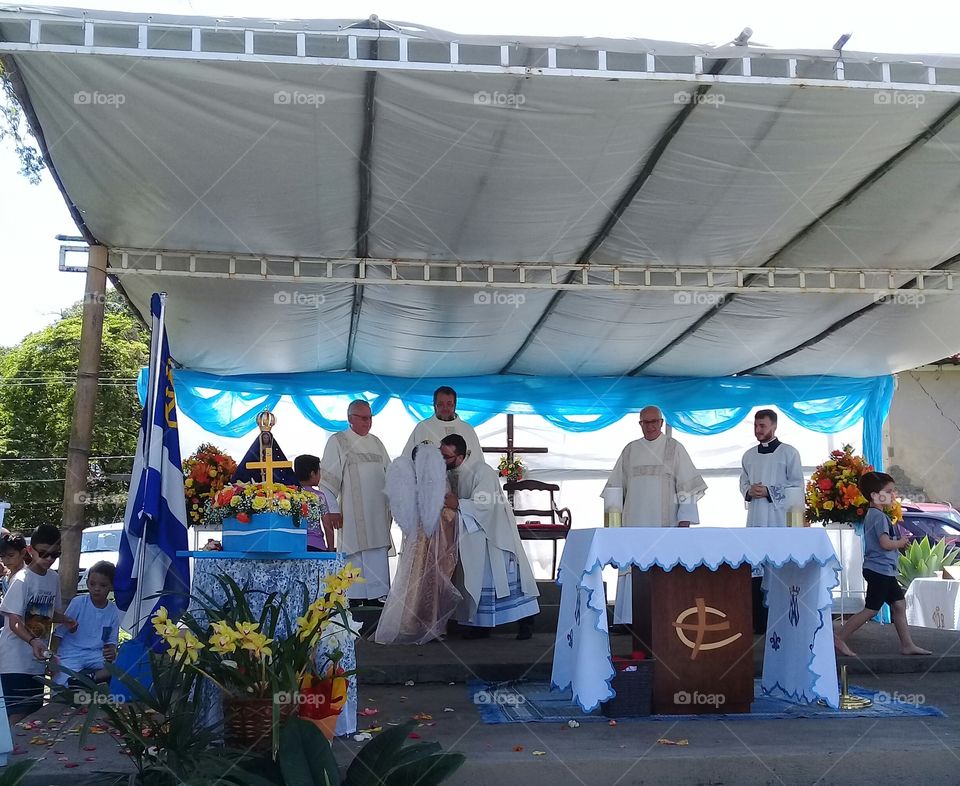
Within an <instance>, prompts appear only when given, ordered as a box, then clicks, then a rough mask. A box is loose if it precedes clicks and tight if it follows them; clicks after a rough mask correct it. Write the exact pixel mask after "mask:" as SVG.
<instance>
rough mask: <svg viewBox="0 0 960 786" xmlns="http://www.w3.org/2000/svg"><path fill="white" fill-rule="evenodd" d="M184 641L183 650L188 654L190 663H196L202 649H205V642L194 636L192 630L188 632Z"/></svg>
mask: <svg viewBox="0 0 960 786" xmlns="http://www.w3.org/2000/svg"><path fill="white" fill-rule="evenodd" d="M182 641H183V651H184V652H185V653H186V655H187V660H188V661H189V662H190V663H196V662H197V659H198V658H199V657H200V650H202V649H203V642H202V641H200V639H198V638H197V637H196V636H194V635H193V634H192V633H191V632H190V631H187V632H186V634H185V635H184V637H183V639H182Z"/></svg>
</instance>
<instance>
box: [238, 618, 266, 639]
mask: <svg viewBox="0 0 960 786" xmlns="http://www.w3.org/2000/svg"><path fill="white" fill-rule="evenodd" d="M259 629H260V625H259V623H256V622H239V623H237V628H236V630H237V633H239V634H240V635H241V636H243V637H244V638H248V637H249V636H250V635H251V634H253V633H256V632H257V631H258V630H259Z"/></svg>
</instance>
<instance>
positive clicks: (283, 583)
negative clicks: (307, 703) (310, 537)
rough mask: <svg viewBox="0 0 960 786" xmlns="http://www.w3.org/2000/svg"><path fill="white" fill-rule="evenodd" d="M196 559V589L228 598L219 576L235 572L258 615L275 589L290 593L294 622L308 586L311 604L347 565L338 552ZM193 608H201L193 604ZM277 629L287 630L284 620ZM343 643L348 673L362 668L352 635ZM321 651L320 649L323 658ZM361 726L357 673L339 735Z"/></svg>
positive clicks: (216, 709) (215, 718)
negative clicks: (255, 557)
mask: <svg viewBox="0 0 960 786" xmlns="http://www.w3.org/2000/svg"><path fill="white" fill-rule="evenodd" d="M189 554H190V556H191V557H192V558H193V559H194V568H193V593H194V594H206V595H209V596H210V597H212V598H215V599H223V598H224V595H223V589H222V587H221V586H220V584H219V583H218V582H217V580H216V576H217V575H218V574H221V573H223V574H226V575H228V576H230V578H232V579H233V580H234V581H236V582H237V584H239V585H240V587H241V588H243V589H244V590H248V591H250V592H251V594H249V595H248V596H247V598H248V602H249V604H250V607H251V610H252V612H253V613H254V614H255V615H259V614H260V612H261V610H262V607H263V599H264V598H265V597H267V595H269V594H270V593H274V592H276V593H279V594H281V595H282V594H284V593H288V597H287V606H288V608H287V619H288V620H290V621H291V622H292V621H293V620H296V619H297V617H299V616H301V615H303V614H304V612H305V611H306V608H305V606H304V605H303V590H304V589H306V591H307V602H308V603H309V602H311V601H313V600H314V599H316V597H317V596H318V594H319V592H320V590H321V588H322V587H323V580H324V578H325V577H327V576H330V575H333V574H334V573H336V572H337V571H339V570H341V569H342V568H343V566H344V564H345V563H344V556H343V554H339V553H333V552H306V553H303V554H296V555H276V556H273V557H266V556H265V557H263V558H257V559H251V558H250V557H249V555H245V554H241V553H232V552H216V551H199V552H189ZM190 611H191V612H194V613H198V612H199V609H198V608H197V607H196V606H195V605H191V608H190ZM280 626H281V627H280V629H278V633H282V634H286V633H287V632H288V631H286V630H283V629H282V628H283V621H282V620H281V622H280ZM346 638H347V640H345V641H343V642H342V652H343V659H342V660H341V661H340V665H341V666H342V667H343V669H344V670H346V671H354V670H355V669H356V667H357V656H356V652H355V650H354V642H353V639H352V638H349V637H346ZM321 653H322V650H321V651H320V652H318V653H317V654H318V658H320V657H321ZM219 699H220V697H219V694H218V695H217V696H216V697H215V698H214V699H213V700H212V701H211V702H210V703H209V705H208V706H207V707H205V715H206V719H207V721H208V722H210V723H214V724H215V723H218V722H219V721H221V720H222V707H221V705H220V700H219ZM356 730H357V677H356V675H352V676H351V677H350V678H349V681H348V688H347V700H346V703H345V704H344V707H343V710H342V711H341V713H340V715H339V716H338V717H337V726H336V734H337V736H342V735H346V734H353V733H354V732H356Z"/></svg>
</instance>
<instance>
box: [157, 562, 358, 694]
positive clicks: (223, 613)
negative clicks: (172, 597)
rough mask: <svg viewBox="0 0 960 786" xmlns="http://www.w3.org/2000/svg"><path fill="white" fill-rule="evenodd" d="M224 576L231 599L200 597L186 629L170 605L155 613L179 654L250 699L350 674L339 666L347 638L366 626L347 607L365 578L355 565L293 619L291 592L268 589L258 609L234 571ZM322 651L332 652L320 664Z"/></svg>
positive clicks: (334, 577) (335, 576)
mask: <svg viewBox="0 0 960 786" xmlns="http://www.w3.org/2000/svg"><path fill="white" fill-rule="evenodd" d="M217 581H218V583H219V585H220V587H221V588H222V590H223V592H224V594H225V596H226V601H225V602H223V601H218V600H217V599H215V598H212V597H208V596H204V597H201V598H194V600H195V601H197V602H198V603H199V605H200V608H201V609H202V611H201V612H200V613H199V614H197V613H193V612H187V613H186V614H184V615H183V617H182V619H181V622H182V624H183V625H184V628H180V627H179V626H177V625H176V624H175V623H173V622H172V621H171V620H170V619H169V618H168V616H167V611H166V609H165V608H164V607H162V606H161V607H160V609H159V610H158V611H157V614H156V615H155V616H154V617H153V618H152V619H151V620H150V621H151V623H152V624H153V628H154V630H155V631H156V632H157V635H158V636H159V637H160V638H161V639H162V640H163V641H164V642H165V643H166V644H167V647H168V651H169V653H170V654H171V656H173V657H174V658H183V659H184V662H185V664H186V665H187V666H189V667H192V668H193V669H195V670H196V671H197V672H199V673H200V674H202V675H203V676H205V677H208V678H210V679H211V680H213V681H214V682H215V683H216V684H217V685H219V686H220V687H221V688H222V689H223V691H224V692H225V693H227V694H229V695H238V696H241V697H245V698H272V699H274V700H275V701H276V700H277V699H278V697H282V696H287V697H291V696H294V695H295V694H297V693H298V691H299V689H300V685H301V683H302V682H303V679H304V677H305V675H307V674H308V673H313V674H316V675H317V676H318V677H320V678H321V679H323V678H330V677H332V676H333V677H341V678H344V679H345V678H346V676H348V675H346V674H344V673H343V672H342V671H339V673H338V665H337V664H338V663H339V661H340V659H341V658H342V657H343V647H344V644H345V642H346V641H347V640H349V638H352V637H355V636H356V635H357V630H358V626H357V624H356V623H355V622H354V621H353V618H352V617H351V616H350V614H349V612H348V611H347V605H348V604H347V595H346V593H347V589H348V588H349V587H350V586H352V585H353V584H355V583H356V582H361V581H363V579H362V578H361V577H360V571H359V570H358V569H357V568H354V567H353V565H351V564H349V563H348V564H347V565H346V566H345V567H344V568H342V569H341V570H340V571H339V572H338V573H335V574H333V575H330V576H327V577H326V578H325V579H324V584H323V591H322V592H321V593H320V595H319V597H318V598H317V599H316V600H314V601H313V602H312V603H309V604H305V605H306V610H305V611H304V614H303V616H302V617H298V618H297V619H296V621H295V622H293V624H291V620H289V619H287V614H286V608H287V595H279V594H277V593H271V594H270V595H267V596H266V598H265V601H264V604H263V609H262V611H261V612H260V614H259V615H254V613H253V611H252V609H251V607H250V604H249V598H250V596H251V595H252V594H254V593H253V592H249V591H245V590H243V589H241V587H240V586H239V585H238V584H237V583H236V582H235V581H234V580H233V579H231V578H230V577H229V576H227V575H220V576H218V577H217ZM304 594H305V595H306V591H304ZM304 601H306V596H305V597H304ZM284 631H289V633H286V634H284ZM321 644H323V646H322V647H321ZM318 651H322V652H324V653H325V654H324V655H323V656H322V663H321V665H320V666H317V662H316V661H317V653H318Z"/></svg>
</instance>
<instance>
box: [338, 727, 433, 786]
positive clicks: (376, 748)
mask: <svg viewBox="0 0 960 786" xmlns="http://www.w3.org/2000/svg"><path fill="white" fill-rule="evenodd" d="M416 726H417V722H416V721H407V722H406V723H404V724H403V725H402V726H394V727H393V728H391V729H387V730H386V731H384V732H381V733H380V734H378V735H377V736H376V737H374V738H373V739H372V740H370V741H369V742H368V743H367V744H366V745H364V746H363V747H362V748H361V749H360V751H359V753H357V755H356V756H355V757H354V759H353V761H352V762H350V767H349V768H348V769H347V777H346V780H345V781H344V782H343V786H380V784H382V783H383V776H385V775H386V774H387V772H388V771H389V770H390V767H391V766H392V763H393V762H392V760H393V758H394V757H395V756H396V755H397V753H398V752H399V750H400V749H401V748H402V747H403V743H404V742H406V740H407V737H408V736H409V734H410V732H411V731H413V730H414V729H415V728H416Z"/></svg>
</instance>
